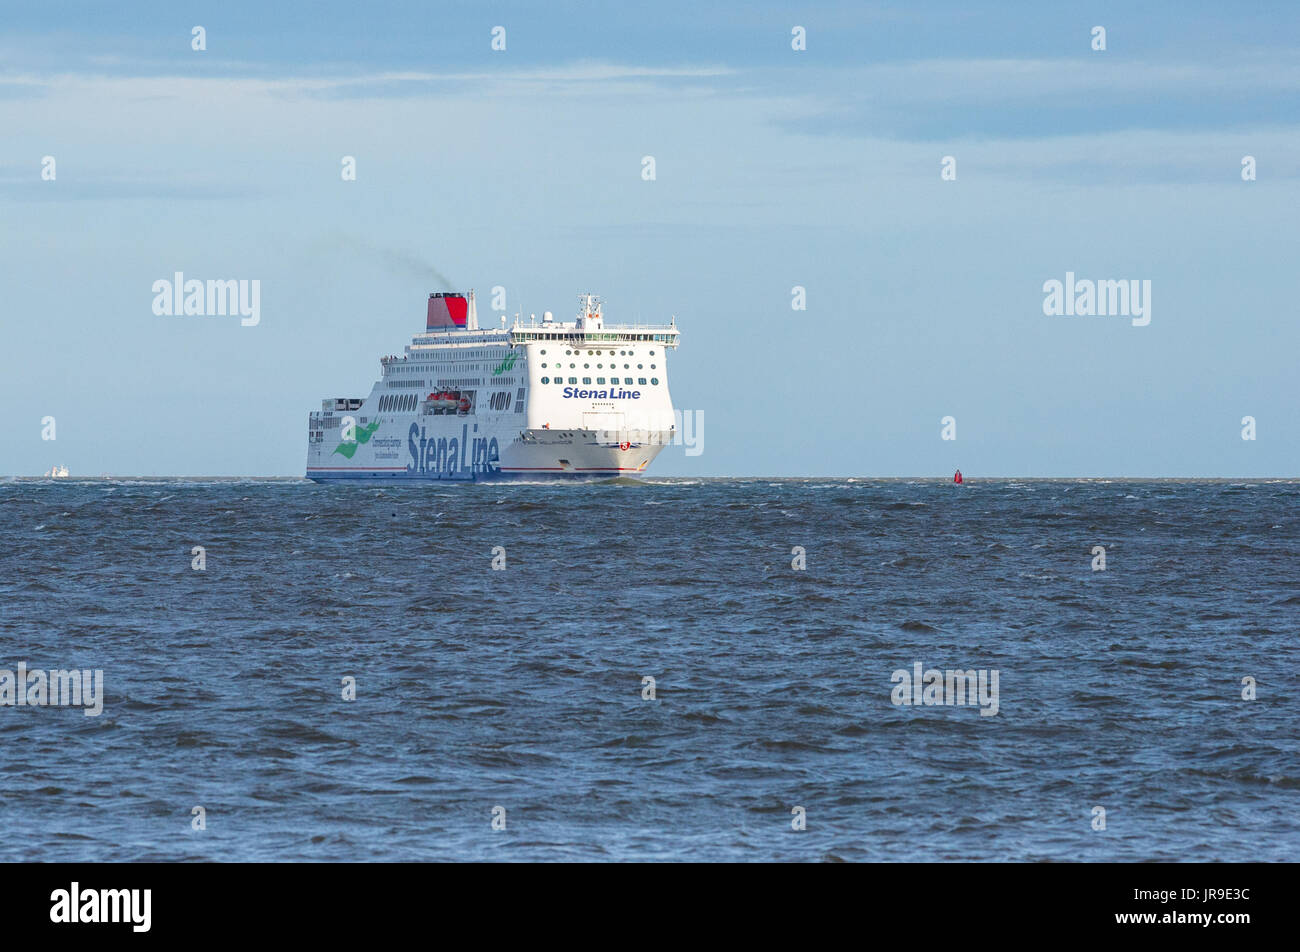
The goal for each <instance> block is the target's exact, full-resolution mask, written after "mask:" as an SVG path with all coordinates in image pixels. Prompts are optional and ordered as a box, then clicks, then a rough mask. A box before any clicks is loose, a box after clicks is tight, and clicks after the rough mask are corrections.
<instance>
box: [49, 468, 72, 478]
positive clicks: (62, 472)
mask: <svg viewBox="0 0 1300 952" xmlns="http://www.w3.org/2000/svg"><path fill="white" fill-rule="evenodd" d="M45 475H46V476H47V477H48V478H50V479H67V478H68V467H66V466H51V467H50V471H49V472H48V473H46V474H45Z"/></svg>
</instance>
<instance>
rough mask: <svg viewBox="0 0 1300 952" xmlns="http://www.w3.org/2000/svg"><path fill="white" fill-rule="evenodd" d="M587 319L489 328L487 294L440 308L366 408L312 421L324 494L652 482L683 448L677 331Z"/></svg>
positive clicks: (353, 405) (386, 364)
mask: <svg viewBox="0 0 1300 952" xmlns="http://www.w3.org/2000/svg"><path fill="white" fill-rule="evenodd" d="M579 304H580V306H579V310H578V314H577V317H576V318H575V319H574V320H573V321H571V322H568V323H564V322H558V321H555V320H554V319H553V318H552V316H551V313H550V312H549V311H547V312H546V314H545V315H544V316H543V319H542V320H541V321H537V320H535V319H534V320H530V321H529V322H527V323H525V322H524V321H523V320H522V316H519V317H516V319H515V321H514V323H513V324H512V325H511V326H505V318H504V317H503V318H502V325H503V326H501V327H500V328H480V327H479V326H478V317H477V313H476V309H475V304H474V292H473V291H470V292H469V295H468V296H465V295H462V294H458V293H441V292H440V293H434V294H430V295H429V301H428V310H427V313H426V318H425V330H424V333H422V334H417V335H416V336H415V337H414V338H413V339H412V341H411V343H410V344H408V345H407V346H406V347H405V348H404V351H403V353H402V354H400V355H392V356H387V357H382V358H380V361H379V363H380V369H381V375H380V378H379V380H378V381H377V382H376V383H375V385H374V386H373V387H372V388H371V391H370V394H369V395H368V396H365V397H340V398H335V399H331V400H325V401H324V402H323V403H322V405H321V409H320V410H318V411H313V412H312V413H311V416H310V418H309V421H308V442H307V476H308V477H309V478H311V479H314V480H316V481H318V482H325V481H330V480H337V479H351V480H355V479H364V480H410V479H416V480H487V479H502V478H512V477H513V478H529V477H534V478H536V477H540V478H546V477H552V476H561V477H572V476H579V477H583V476H585V477H609V476H625V475H634V474H637V473H642V472H644V471H645V469H646V467H647V466H649V464H650V461H651V460H653V459H654V458H655V456H657V455H658V453H659V451H660V449H662V448H663V446H664V445H665V444H667V443H670V442H672V439H673V436H674V434H675V421H674V414H673V405H672V398H671V396H670V395H669V392H668V361H667V354H668V351H669V350H670V349H672V348H675V347H676V346H677V326H676V321H675V320H673V321H672V322H670V323H669V324H666V325H662V324H661V325H642V324H620V325H611V324H606V323H605V319H604V315H603V313H602V310H603V308H602V304H601V301H600V299H599V298H597V297H596V296H595V295H591V294H584V295H582V296H581V297H580V298H579Z"/></svg>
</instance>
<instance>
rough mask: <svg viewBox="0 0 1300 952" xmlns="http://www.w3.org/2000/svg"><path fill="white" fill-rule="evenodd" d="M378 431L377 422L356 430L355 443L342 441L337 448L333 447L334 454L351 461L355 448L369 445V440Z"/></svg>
mask: <svg viewBox="0 0 1300 952" xmlns="http://www.w3.org/2000/svg"><path fill="white" fill-rule="evenodd" d="M377 429H379V421H378V420H376V421H375V422H374V423H371V424H368V425H367V426H362V427H358V428H357V438H356V441H355V442H349V441H348V440H344V441H343V442H342V443H340V444H339V445H338V446H336V447H334V452H335V453H342V454H343V455H344V456H346V457H347V458H348V459H351V458H352V457H353V455H354V454H355V453H356V451H357V447H358V446H360V445H361V444H362V443H369V442H370V438H371V437H372V436H374V435H375V430H377Z"/></svg>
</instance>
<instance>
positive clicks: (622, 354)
mask: <svg viewBox="0 0 1300 952" xmlns="http://www.w3.org/2000/svg"><path fill="white" fill-rule="evenodd" d="M618 355H619V356H620V357H635V356H636V354H635V353H633V352H632V351H630V350H620V351H619V352H618ZM654 355H655V352H654V351H653V350H652V351H650V356H651V357H653V356H654ZM542 356H546V349H545V348H543V349H542ZM564 356H566V357H581V356H582V351H580V350H566V351H565V352H564ZM587 356H588V357H599V356H600V351H598V350H589V351H587ZM609 356H611V357H613V356H614V352H613V351H612V350H611V351H610V352H609ZM543 366H545V365H543Z"/></svg>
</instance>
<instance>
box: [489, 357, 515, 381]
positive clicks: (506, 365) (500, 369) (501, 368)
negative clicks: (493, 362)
mask: <svg viewBox="0 0 1300 952" xmlns="http://www.w3.org/2000/svg"><path fill="white" fill-rule="evenodd" d="M518 359H519V355H518V354H507V355H506V359H505V360H503V361H501V363H500V364H498V365H497V369H496V370H494V371H492V376H494V377H500V376H501V375H502V374H503V373H505V372H506V371H508V370H510V368H511V367H513V366H514V365H515V361H516V360H518Z"/></svg>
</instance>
